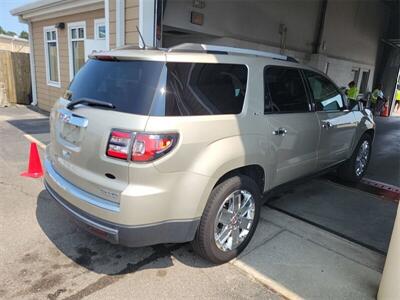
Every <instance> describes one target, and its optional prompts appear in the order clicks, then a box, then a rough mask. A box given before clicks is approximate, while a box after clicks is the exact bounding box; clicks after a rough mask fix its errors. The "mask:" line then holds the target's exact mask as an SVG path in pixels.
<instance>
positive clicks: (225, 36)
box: [156, 0, 400, 109]
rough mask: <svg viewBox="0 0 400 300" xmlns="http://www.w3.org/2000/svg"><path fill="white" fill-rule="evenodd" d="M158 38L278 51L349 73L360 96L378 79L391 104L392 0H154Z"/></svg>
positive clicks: (396, 55)
mask: <svg viewBox="0 0 400 300" xmlns="http://www.w3.org/2000/svg"><path fill="white" fill-rule="evenodd" d="M156 10H157V19H156V24H157V32H158V34H157V45H158V46H162V47H166V48H168V47H171V46H173V45H177V44H180V43H190V42H195V43H205V44H216V45H225V46H232V47H239V48H250V49H257V50H264V51H270V52H274V53H281V54H285V55H289V56H292V57H295V58H296V59H297V60H298V61H299V62H300V63H304V64H307V65H310V66H313V67H315V68H317V69H319V70H321V71H322V72H324V73H326V74H327V75H328V76H330V77H331V78H332V79H333V80H334V81H335V82H336V84H337V85H338V86H339V87H347V84H348V83H349V82H350V81H352V80H354V81H355V82H356V84H357V86H358V88H359V90H360V93H361V94H363V95H362V97H367V96H368V93H370V92H371V91H372V90H373V89H374V87H375V85H376V84H377V83H378V82H382V83H384V85H383V91H384V93H385V95H386V96H387V98H388V99H389V101H390V107H391V108H392V109H393V107H394V101H392V98H393V96H394V91H395V86H396V83H397V80H398V75H399V66H400V33H399V32H400V25H399V14H400V5H399V1H398V0H370V1H337V0H319V1H290V0H285V1H253V0H251V1H207V0H196V1H193V0H158V1H157V5H156Z"/></svg>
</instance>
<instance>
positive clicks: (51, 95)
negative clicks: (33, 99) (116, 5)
mask: <svg viewBox="0 0 400 300" xmlns="http://www.w3.org/2000/svg"><path fill="white" fill-rule="evenodd" d="M100 18H104V10H103V9H99V10H95V11H90V12H85V13H80V14H74V15H70V16H63V17H57V18H54V19H48V20H44V21H37V22H33V23H32V32H31V38H32V39H33V48H34V53H33V55H34V59H35V69H36V70H35V72H36V73H35V74H36V90H37V99H38V105H39V107H40V108H42V109H44V110H50V109H51V107H52V106H53V104H54V102H55V101H56V100H57V99H58V97H60V96H61V95H62V94H63V93H64V91H65V89H66V88H67V87H68V84H69V82H70V74H69V56H68V29H67V23H71V22H80V21H86V38H87V39H93V38H94V20H95V19H100ZM60 22H64V23H65V29H63V30H60V29H57V34H58V51H59V69H60V83H61V87H60V88H57V87H53V86H49V85H47V82H46V64H45V51H44V36H43V27H45V26H51V25H55V24H56V23H60Z"/></svg>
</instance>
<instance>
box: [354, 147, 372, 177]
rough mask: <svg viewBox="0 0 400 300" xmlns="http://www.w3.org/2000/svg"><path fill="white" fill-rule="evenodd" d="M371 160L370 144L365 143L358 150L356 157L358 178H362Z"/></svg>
mask: <svg viewBox="0 0 400 300" xmlns="http://www.w3.org/2000/svg"><path fill="white" fill-rule="evenodd" d="M368 159H369V142H368V141H364V142H363V143H362V144H361V146H360V148H359V149H358V153H357V156H356V163H355V172H356V175H357V176H361V175H362V174H363V173H364V171H365V168H366V167H367V163H368Z"/></svg>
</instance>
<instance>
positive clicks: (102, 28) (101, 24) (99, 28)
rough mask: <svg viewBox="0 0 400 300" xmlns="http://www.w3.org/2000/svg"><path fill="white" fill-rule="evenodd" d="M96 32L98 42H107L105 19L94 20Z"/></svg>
mask: <svg viewBox="0 0 400 300" xmlns="http://www.w3.org/2000/svg"><path fill="white" fill-rule="evenodd" d="M94 30H95V39H96V40H105V38H106V22H105V21H104V19H97V20H94Z"/></svg>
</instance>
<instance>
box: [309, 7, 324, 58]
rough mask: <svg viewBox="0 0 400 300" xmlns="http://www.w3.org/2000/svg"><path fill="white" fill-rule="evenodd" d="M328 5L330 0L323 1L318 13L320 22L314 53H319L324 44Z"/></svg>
mask: <svg viewBox="0 0 400 300" xmlns="http://www.w3.org/2000/svg"><path fill="white" fill-rule="evenodd" d="M327 6H328V0H322V1H321V8H320V11H319V15H318V22H317V26H318V27H317V31H316V34H315V39H314V43H313V49H312V54H318V53H319V50H320V48H321V44H322V37H323V34H324V27H325V15H326V8H327Z"/></svg>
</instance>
